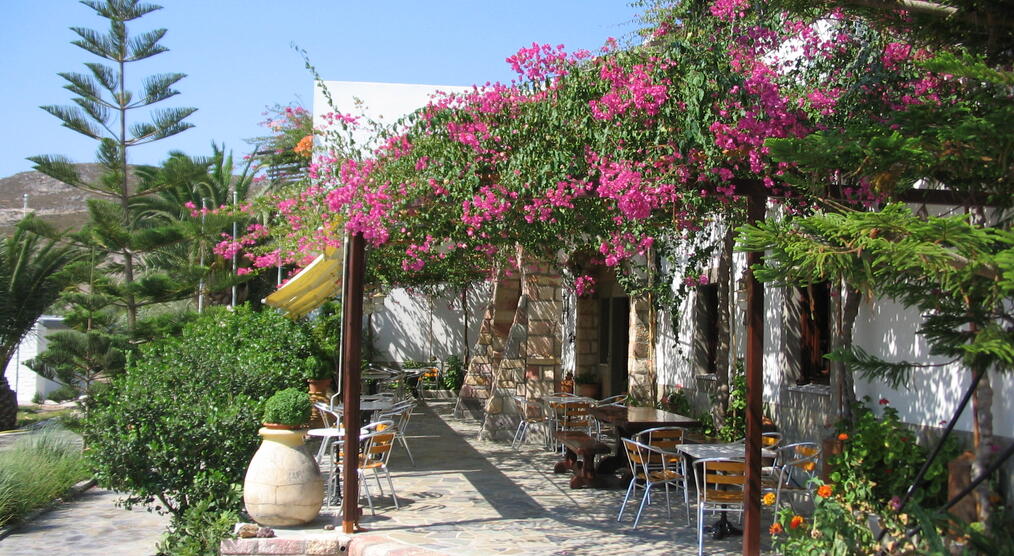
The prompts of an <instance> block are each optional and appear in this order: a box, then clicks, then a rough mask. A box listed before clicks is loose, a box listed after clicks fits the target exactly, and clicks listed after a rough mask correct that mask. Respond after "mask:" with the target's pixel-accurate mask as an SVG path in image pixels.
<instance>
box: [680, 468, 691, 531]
mask: <svg viewBox="0 0 1014 556" xmlns="http://www.w3.org/2000/svg"><path fill="white" fill-rule="evenodd" d="M685 476H686V475H684V477H685ZM682 487H683V505H685V506H686V507H687V525H690V492H689V491H688V490H687V481H686V479H683V484H682Z"/></svg>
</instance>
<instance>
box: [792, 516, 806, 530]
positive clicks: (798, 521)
mask: <svg viewBox="0 0 1014 556" xmlns="http://www.w3.org/2000/svg"><path fill="white" fill-rule="evenodd" d="M802 524H803V516H801V515H794V516H792V521H790V522H789V527H791V528H793V529H795V528H796V527H799V526H800V525H802Z"/></svg>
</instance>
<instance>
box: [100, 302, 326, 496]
mask: <svg viewBox="0 0 1014 556" xmlns="http://www.w3.org/2000/svg"><path fill="white" fill-rule="evenodd" d="M312 344H313V342H312V339H311V338H310V337H309V336H308V335H307V333H306V331H305V330H304V329H302V328H301V327H300V326H298V325H297V324H295V323H293V322H291V321H290V320H288V319H286V318H285V317H283V316H281V315H279V314H277V313H276V312H274V311H262V312H255V311H253V310H252V309H251V308H250V307H249V306H246V305H241V306H237V307H236V308H235V309H234V310H228V309H226V308H218V307H214V308H210V309H209V310H207V311H205V312H204V313H203V314H202V315H201V316H200V317H199V318H198V319H197V320H195V321H194V322H192V323H190V324H188V325H187V326H185V327H184V329H183V332H182V333H181V334H180V336H179V337H168V338H163V339H161V340H158V341H155V342H152V343H150V344H147V345H145V346H143V347H142V349H141V351H140V354H139V355H138V357H137V358H136V359H133V360H132V361H131V362H130V363H129V364H128V366H127V372H126V373H125V374H124V375H123V376H121V377H119V378H118V379H116V380H115V381H114V383H113V385H112V386H111V387H110V389H109V390H108V391H107V392H102V393H99V394H96V396H95V399H94V400H93V401H92V402H91V403H93V404H94V407H93V408H92V409H91V410H90V411H89V412H88V414H87V415H86V417H85V428H84V437H85V440H86V442H87V443H88V446H89V458H90V460H91V462H92V465H93V466H94V468H95V472H96V478H97V479H98V480H99V482H100V484H102V485H103V486H105V487H107V488H113V489H116V490H119V491H121V492H126V493H127V498H126V500H125V503H126V505H128V506H130V505H134V504H147V505H148V506H149V507H151V508H152V509H155V510H156V511H160V512H171V513H173V514H174V515H176V516H181V515H182V514H183V512H184V511H186V509H187V508H189V507H190V506H192V505H193V504H195V503H197V502H198V501H200V500H204V499H206V498H213V499H215V500H220V501H226V500H230V498H229V497H230V496H231V494H230V493H231V492H232V489H233V488H234V487H235V485H237V484H240V483H242V480H243V475H244V473H245V471H246V465H247V463H248V462H249V461H250V458H251V457H252V456H253V453H254V452H255V451H256V450H257V446H258V444H259V439H258V437H257V429H258V428H259V427H260V422H261V419H260V418H261V416H262V414H263V405H264V400H266V399H267V398H268V397H269V396H271V395H272V394H273V393H275V392H277V391H279V390H282V389H284V388H289V387H294V388H299V389H301V390H302V389H303V388H305V383H304V381H303V377H302V370H301V365H302V363H303V361H304V360H305V358H306V356H307V355H308V354H309V350H310V348H311V346H312ZM303 395H304V396H305V395H306V394H305V392H304V394H303ZM233 509H237V510H238V509H239V507H238V505H237V506H235V507H234V508H233Z"/></svg>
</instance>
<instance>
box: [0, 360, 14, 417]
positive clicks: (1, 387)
mask: <svg viewBox="0 0 1014 556" xmlns="http://www.w3.org/2000/svg"><path fill="white" fill-rule="evenodd" d="M11 353H13V350H10V351H8V352H7V353H6V354H3V356H2V361H0V431H6V430H11V429H13V428H14V427H15V426H17V420H18V394H17V392H15V391H14V390H12V389H11V385H10V384H8V382H7V377H6V376H5V375H4V370H5V369H6V368H7V364H8V363H10V362H11Z"/></svg>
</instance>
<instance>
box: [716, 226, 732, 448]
mask: <svg viewBox="0 0 1014 556" xmlns="http://www.w3.org/2000/svg"><path fill="white" fill-rule="evenodd" d="M734 234H735V231H734V230H733V229H732V228H729V229H728V230H726V232H725V237H724V238H722V251H721V253H720V254H719V257H718V276H717V281H718V284H717V286H718V345H716V346H715V404H714V405H713V406H712V408H711V416H712V418H713V419H714V421H715V428H716V429H718V428H721V427H722V425H723V424H724V423H725V412H726V411H727V410H728V408H729V368H730V364H729V359H730V353H729V352H730V351H731V338H732V316H731V315H732V310H731V308H730V303H731V302H732V295H730V294H731V293H732V247H733V244H734Z"/></svg>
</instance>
